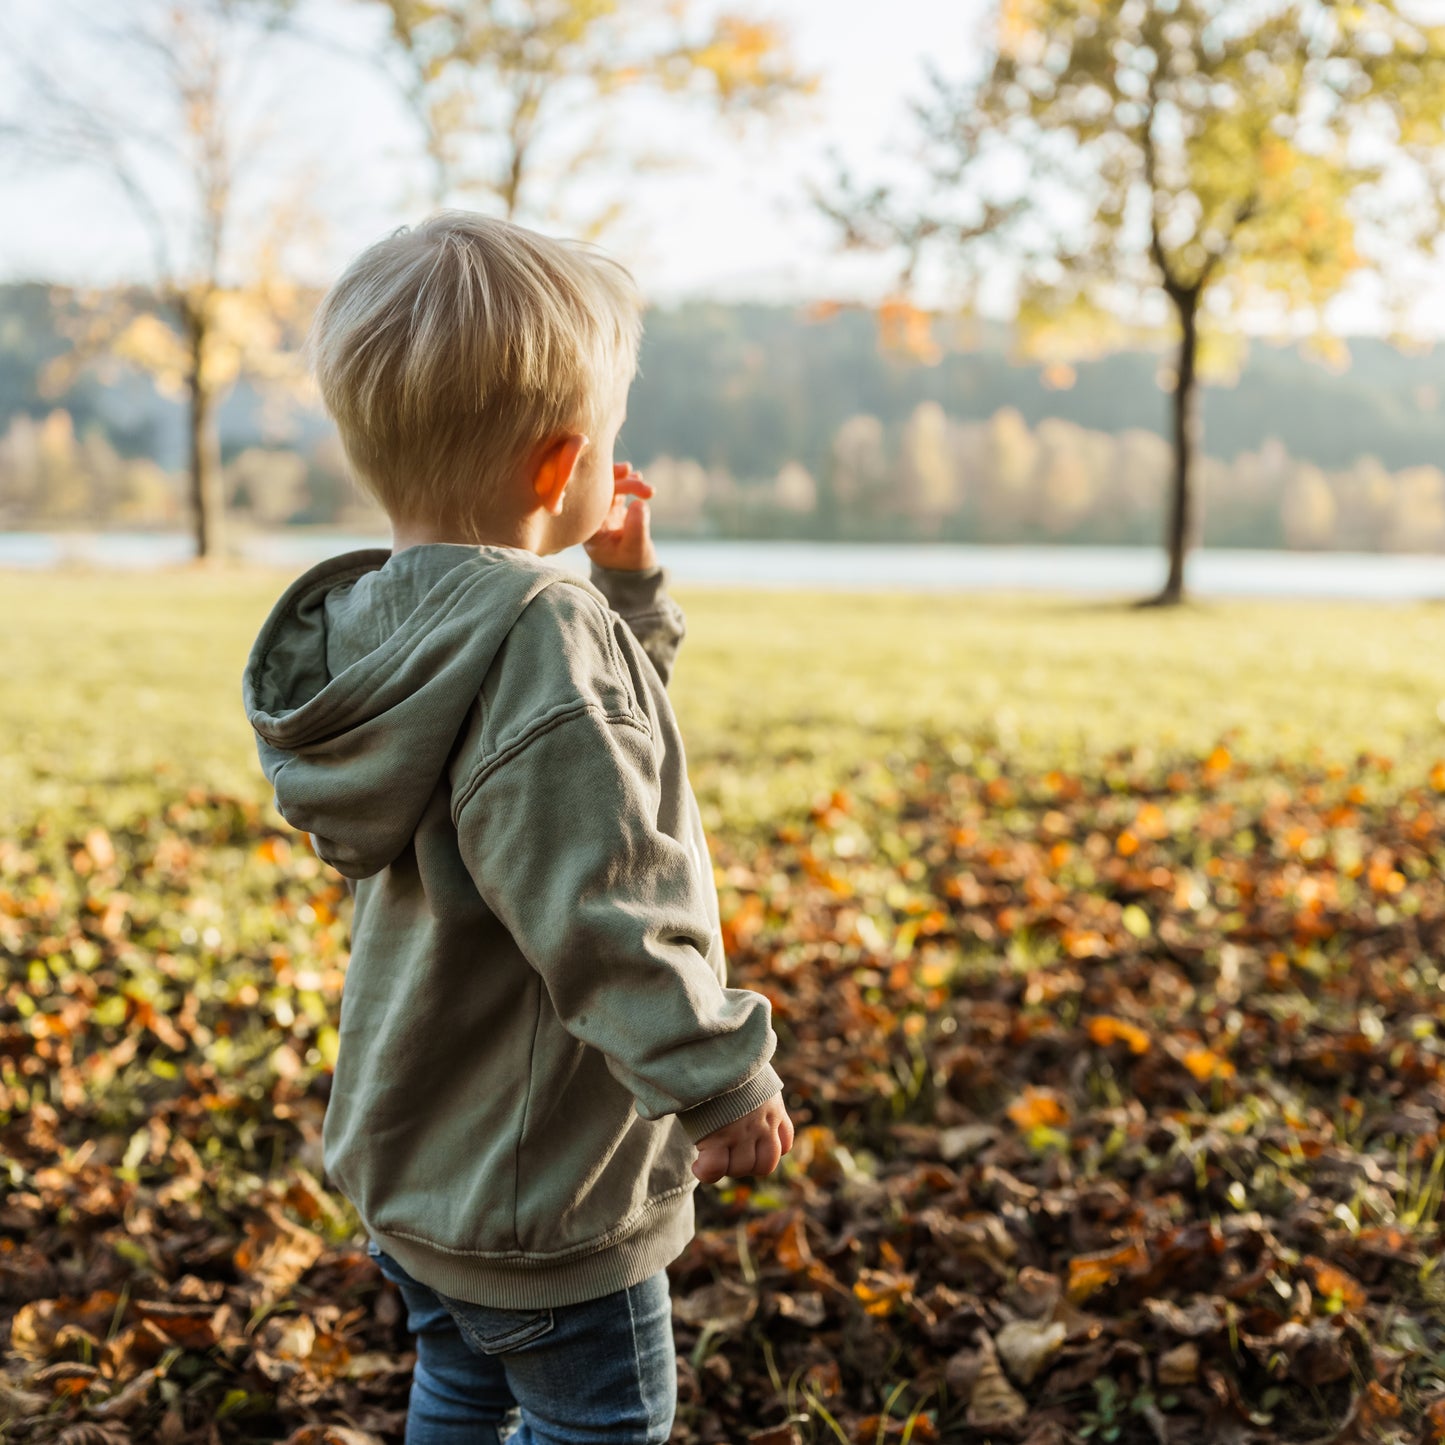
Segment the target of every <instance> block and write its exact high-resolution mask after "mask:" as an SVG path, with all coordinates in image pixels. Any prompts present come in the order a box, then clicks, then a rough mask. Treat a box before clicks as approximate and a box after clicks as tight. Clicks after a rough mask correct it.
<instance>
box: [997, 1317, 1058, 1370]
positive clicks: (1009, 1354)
mask: <svg viewBox="0 0 1445 1445" xmlns="http://www.w3.org/2000/svg"><path fill="white" fill-rule="evenodd" d="M1067 1335H1068V1330H1067V1329H1066V1328H1065V1326H1064V1325H1062V1324H1059V1323H1052V1324H1041V1323H1039V1322H1038V1321H1037V1320H1013V1321H1011V1322H1010V1323H1009V1324H1006V1325H1005V1326H1004V1327H1003V1328H1002V1329H1001V1330H999V1332H998V1333H997V1334H996V1335H995V1336H994V1344H995V1345H996V1346H997V1347H998V1353H999V1358H1000V1359H1001V1360H1002V1361H1003V1363H1004V1367H1005V1368H1006V1369H1007V1370H1008V1372H1009V1374H1010V1375H1012V1376H1013V1378H1014V1379H1015V1380H1017V1381H1018V1382H1019V1384H1021V1385H1028V1384H1032V1383H1033V1381H1034V1380H1036V1379H1037V1378H1038V1376H1039V1373H1040V1371H1041V1370H1042V1369H1043V1368H1044V1366H1045V1365H1047V1364H1048V1362H1049V1361H1050V1360H1051V1359H1053V1357H1054V1356H1055V1355H1056V1354H1058V1352H1059V1351H1060V1350H1061V1349H1062V1348H1063V1345H1064V1339H1065V1338H1066V1336H1067Z"/></svg>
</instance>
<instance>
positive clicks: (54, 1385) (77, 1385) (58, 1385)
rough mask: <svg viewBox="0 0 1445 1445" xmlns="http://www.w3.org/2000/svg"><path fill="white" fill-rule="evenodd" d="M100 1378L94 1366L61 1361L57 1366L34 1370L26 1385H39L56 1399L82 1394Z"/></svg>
mask: <svg viewBox="0 0 1445 1445" xmlns="http://www.w3.org/2000/svg"><path fill="white" fill-rule="evenodd" d="M99 1378H100V1371H99V1370H97V1369H96V1368H95V1366H94V1365H82V1364H80V1363H79V1362H78V1361H71V1360H67V1361H62V1362H61V1363H60V1364H58V1365H46V1367H45V1368H44V1369H43V1370H36V1372H35V1373H34V1374H33V1375H32V1376H31V1377H30V1380H29V1382H28V1383H30V1384H31V1385H41V1386H44V1387H45V1388H46V1389H48V1390H49V1391H50V1393H51V1394H52V1395H54V1396H55V1397H56V1398H57V1399H58V1398H60V1397H61V1396H62V1395H79V1394H82V1393H83V1392H84V1391H85V1389H86V1387H87V1386H88V1385H89V1384H90V1382H91V1381H92V1380H96V1379H99Z"/></svg>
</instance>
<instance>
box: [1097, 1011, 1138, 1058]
mask: <svg viewBox="0 0 1445 1445" xmlns="http://www.w3.org/2000/svg"><path fill="white" fill-rule="evenodd" d="M1086 1027H1087V1028H1088V1031H1089V1037H1090V1038H1091V1039H1092V1040H1093V1041H1094V1042H1095V1043H1096V1044H1098V1045H1099V1046H1100V1047H1101V1048H1107V1047H1108V1046H1109V1045H1110V1044H1116V1043H1125V1044H1128V1046H1129V1052H1130V1053H1131V1054H1145V1053H1148V1052H1149V1035H1148V1034H1147V1033H1146V1032H1145V1031H1144V1030H1143V1029H1141V1028H1140V1027H1139V1025H1138V1024H1131V1023H1130V1022H1129V1021H1128V1020H1127V1019H1119V1018H1114V1017H1113V1016H1112V1015H1111V1014H1095V1015H1094V1017H1093V1018H1091V1019H1090V1020H1089V1021H1088V1023H1087V1025H1086Z"/></svg>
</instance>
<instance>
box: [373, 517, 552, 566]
mask: <svg viewBox="0 0 1445 1445" xmlns="http://www.w3.org/2000/svg"><path fill="white" fill-rule="evenodd" d="M543 516H545V513H544V514H543ZM545 533H546V528H545V526H544V525H542V524H541V523H540V521H539V519H538V518H536V517H532V516H527V517H519V518H516V519H515V520H514V521H513V522H512V523H511V524H510V525H509V524H506V523H502V522H489V523H488V524H487V525H485V526H483V527H474V528H469V529H467V531H466V532H465V533H464V532H463V531H462V530H461V529H460V528H456V527H447V526H443V525H441V524H438V523H432V522H400V521H393V522H392V524H391V552H392V556H395V555H396V554H397V553H398V552H404V551H405V550H406V549H407V548H408V547H422V546H425V545H427V544H428V543H436V542H444V543H450V544H452V545H454V546H458V547H517V548H520V549H521V550H522V551H524V552H537V553H540V552H541V551H542V550H543V547H544V546H545V545H546V540H547V539H546V535H545Z"/></svg>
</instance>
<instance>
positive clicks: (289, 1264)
mask: <svg viewBox="0 0 1445 1445" xmlns="http://www.w3.org/2000/svg"><path fill="white" fill-rule="evenodd" d="M323 1247H324V1246H323V1245H322V1243H321V1239H320V1237H319V1236H317V1235H315V1234H312V1233H311V1231H310V1230H309V1229H302V1228H301V1227H300V1225H296V1224H292V1223H291V1221H290V1220H289V1219H287V1218H286V1216H285V1215H283V1214H281V1213H280V1212H279V1211H278V1210H277V1209H276V1208H275V1206H274V1205H273V1206H271V1207H269V1208H268V1209H267V1210H266V1213H265V1215H264V1216H263V1217H262V1218H261V1219H250V1220H248V1221H247V1222H246V1238H245V1239H244V1240H242V1242H241V1243H240V1244H239V1245H238V1246H237V1247H236V1251H235V1253H234V1255H233V1256H232V1263H234V1265H235V1266H236V1269H237V1271H238V1272H239V1273H240V1274H241V1275H243V1276H245V1277H248V1278H250V1279H253V1280H255V1281H256V1283H257V1284H259V1285H260V1286H261V1300H262V1302H263V1303H265V1304H274V1303H275V1302H276V1301H277V1300H278V1299H280V1298H281V1297H282V1296H283V1295H285V1294H286V1293H287V1292H288V1291H289V1290H290V1289H291V1287H292V1286H293V1285H294V1284H295V1283H296V1281H297V1280H299V1279H300V1278H301V1276H302V1275H303V1274H305V1273H306V1271H307V1270H308V1269H310V1268H311V1266H312V1265H313V1264H315V1263H316V1261H317V1260H318V1259H319V1258H320V1257H321V1252H322V1249H323Z"/></svg>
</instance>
